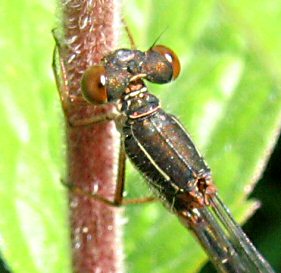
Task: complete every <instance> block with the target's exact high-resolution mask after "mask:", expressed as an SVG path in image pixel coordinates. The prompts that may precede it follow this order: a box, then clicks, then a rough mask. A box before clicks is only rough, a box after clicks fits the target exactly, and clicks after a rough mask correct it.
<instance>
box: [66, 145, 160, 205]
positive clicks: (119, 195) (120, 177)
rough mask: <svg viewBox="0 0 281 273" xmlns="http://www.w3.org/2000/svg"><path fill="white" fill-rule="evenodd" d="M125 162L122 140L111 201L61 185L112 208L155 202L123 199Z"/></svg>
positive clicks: (147, 199)
mask: <svg viewBox="0 0 281 273" xmlns="http://www.w3.org/2000/svg"><path fill="white" fill-rule="evenodd" d="M125 162H126V154H125V150H124V143H123V140H121V142H120V146H119V158H118V174H117V182H116V189H115V193H114V198H113V200H109V199H107V198H105V197H103V196H101V195H99V194H96V193H93V192H87V191H85V190H83V189H82V188H80V187H78V186H75V185H73V184H70V183H65V182H64V181H62V183H63V185H64V186H66V187H67V188H69V190H71V191H72V192H75V193H78V194H81V195H85V196H88V197H89V198H93V199H95V200H97V201H100V202H102V203H104V204H107V205H109V206H113V207H120V206H123V205H131V204H144V203H151V202H154V201H157V200H158V199H157V198H155V197H152V196H148V197H142V198H131V199H123V193H124V184H125Z"/></svg>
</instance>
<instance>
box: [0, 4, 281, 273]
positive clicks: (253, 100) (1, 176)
mask: <svg viewBox="0 0 281 273" xmlns="http://www.w3.org/2000/svg"><path fill="white" fill-rule="evenodd" d="M123 6H124V16H125V18H126V19H127V21H128V24H129V26H130V28H131V30H132V33H133V35H134V38H135V40H136V44H137V45H138V47H139V48H140V49H143V50H145V49H147V48H149V46H150V45H152V44H153V42H154V41H155V39H156V38H157V37H158V36H159V34H160V33H162V32H163V31H164V33H163V34H162V35H161V37H160V40H159V43H161V44H165V45H167V46H169V47H170V48H172V49H173V50H174V51H175V52H176V53H177V54H178V55H179V58H180V60H181V62H182V73H181V76H180V77H179V79H178V80H177V81H175V82H173V83H171V84H169V85H166V86H155V85H150V90H151V91H152V92H154V93H155V94H157V95H159V97H160V99H161V101H162V105H163V108H164V109H166V110H167V111H168V112H170V113H173V114H175V115H177V116H178V117H179V118H180V120H181V121H182V123H183V124H184V125H185V126H186V128H187V129H188V131H189V132H190V134H191V135H192V138H193V139H194V141H195V143H196V144H197V145H198V147H199V150H200V151H202V153H203V154H204V155H205V156H206V159H207V162H208V163H209V165H210V166H211V168H212V170H213V175H214V177H215V180H216V184H217V185H218V188H219V192H220V194H221V196H222V198H223V199H224V200H225V202H226V204H227V205H228V206H229V207H231V209H232V210H233V212H234V213H235V217H236V218H237V219H239V220H243V219H245V217H246V216H247V215H249V214H251V213H252V208H253V206H254V205H255V202H254V201H253V200H251V201H246V197H247V193H249V192H250V191H251V188H252V187H253V185H254V183H255V182H256V180H257V178H258V177H259V176H260V175H261V173H262V170H263V166H264V164H265V163H266V161H267V158H268V156H269V154H270V151H271V148H272V146H273V145H274V142H275V140H276V135H277V133H278V130H279V127H280V120H281V93H280V86H281V85H280V79H281V67H280V65H279V60H280V52H281V35H280V34H279V20H280V16H281V3H280V2H278V1H272V0H271V1H253V0H245V1H234V0H221V1H215V0H197V1H195V0H194V1H192V0H178V1H176V2H175V1H171V0H163V1H161V2H160V1H155V0H153V1H151V0H136V1H129V0H124V3H123ZM54 10H55V8H54V3H53V2H52V1H42V0H37V1H27V0H12V1H6V2H4V3H3V4H2V6H1V10H0V24H1V29H0V49H1V50H0V59H1V73H0V89H1V94H2V96H1V100H0V105H1V107H0V118H1V121H2V122H1V125H0V126H1V127H0V128H1V134H0V145H1V148H0V150H1V153H0V213H1V218H0V248H1V250H0V251H1V253H2V255H3V257H4V258H5V260H6V262H7V264H8V265H9V267H10V268H11V269H12V271H13V272H15V273H20V272H31V273H36V272H40V273H42V272H43V273H44V272H46V273H47V272H48V273H49V272H52V273H54V272H60V273H64V272H65V273H68V272H70V262H69V248H68V245H69V242H68V227H67V207H66V199H65V194H64V192H65V191H64V190H63V188H62V187H61V185H60V183H59V179H60V177H61V176H62V175H63V170H64V166H63V158H64V154H63V153H64V152H63V151H64V144H63V141H62V139H63V138H62V135H63V123H62V114H61V110H60V105H59V100H58V96H57V93H56V88H55V85H54V82H53V78H52V72H51V56H52V48H53V44H54V43H53V40H52V36H51V32H50V30H51V29H52V28H53V26H54V25H55V23H54V22H55V16H54ZM123 45H126V46H128V43H127V44H125V43H123V44H122V46H123ZM127 173H128V181H129V190H128V192H129V196H132V195H134V193H136V192H145V191H146V185H145V184H144V183H142V182H140V181H141V180H143V179H142V178H141V177H140V176H139V175H138V174H137V173H136V172H135V171H134V170H133V168H132V167H131V166H129V167H128V172H127ZM127 217H128V219H129V221H128V224H127V225H126V227H125V232H124V237H125V241H126V256H127V259H126V261H127V265H126V266H127V272H133V273H136V272H142V273H146V272H147V273H148V272H149V273H151V272H157V273H164V272H167V273H168V272H187V273H191V272H198V271H199V270H200V268H201V267H202V265H203V264H204V262H205V261H206V256H205V254H204V253H203V252H202V250H201V249H200V247H199V246H198V245H197V243H196V241H195V240H194V239H193V238H192V237H191V235H190V234H189V233H188V232H187V231H186V230H185V229H184V228H183V227H181V226H180V224H179V223H178V222H177V220H176V219H175V217H173V216H172V215H170V214H169V213H168V212H167V211H166V210H165V209H164V208H162V206H161V205H160V204H151V205H144V206H135V207H129V208H128V209H127ZM276 232H277V231H276ZM269 254H270V253H269ZM268 259H269V260H270V256H269V257H268Z"/></svg>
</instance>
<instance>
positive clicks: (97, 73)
mask: <svg viewBox="0 0 281 273" xmlns="http://www.w3.org/2000/svg"><path fill="white" fill-rule="evenodd" d="M105 82H106V77H105V68H104V66H92V67H90V68H88V69H87V70H86V71H85V73H84V75H83V77H82V80H81V89H82V94H83V97H84V98H85V99H86V100H87V101H88V102H90V103H93V104H103V103H106V102H107V92H106V88H105Z"/></svg>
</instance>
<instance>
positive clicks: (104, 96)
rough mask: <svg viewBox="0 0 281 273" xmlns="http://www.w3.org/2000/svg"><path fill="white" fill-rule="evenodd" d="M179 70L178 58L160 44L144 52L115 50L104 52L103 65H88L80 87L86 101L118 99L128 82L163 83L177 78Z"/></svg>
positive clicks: (104, 101)
mask: <svg viewBox="0 0 281 273" xmlns="http://www.w3.org/2000/svg"><path fill="white" fill-rule="evenodd" d="M179 73H180V62H179V59H178V57H177V56H176V54H175V53H174V52H173V51H172V50H171V49H169V48H167V47H165V46H163V45H155V46H153V47H152V48H150V49H149V50H148V51H146V52H142V51H140V50H131V49H118V50H116V51H114V52H112V53H110V54H108V55H106V56H105V57H104V58H103V60H102V65H98V66H93V67H90V68H89V69H88V70H87V71H86V72H85V73H84V75H83V77H82V82H81V88H82V93H83V96H84V97H85V99H86V100H88V101H89V102H91V103H94V104H102V103H106V102H113V101H117V100H118V99H120V98H121V97H122V95H124V94H125V93H126V92H128V87H129V85H134V83H135V82H137V83H139V80H143V79H146V80H148V81H150V82H153V83H158V84H163V83H167V82H170V81H172V80H174V79H176V78H177V77H178V75H179ZM141 82H142V81H141ZM143 85H144V83H143ZM129 90H130V89H129Z"/></svg>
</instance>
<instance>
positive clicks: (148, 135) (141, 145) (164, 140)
mask: <svg viewBox="0 0 281 273" xmlns="http://www.w3.org/2000/svg"><path fill="white" fill-rule="evenodd" d="M150 96H151V95H150ZM123 135H124V142H125V150H126V154H127V155H128V157H129V158H130V159H131V161H132V162H133V163H134V164H135V165H136V167H137V168H138V169H139V170H140V171H141V173H142V174H143V175H144V176H145V178H146V179H147V180H148V181H149V182H150V183H149V184H150V185H152V187H153V188H154V189H155V192H156V193H157V195H158V196H159V197H161V198H162V199H164V200H165V201H166V204H167V205H168V206H169V207H170V209H173V210H176V211H181V210H185V209H191V208H192V207H198V206H200V204H202V205H203V203H202V202H204V197H203V195H202V193H200V192H199V189H198V188H197V187H198V180H200V179H210V170H209V168H208V167H207V165H206V163H205V162H204V159H203V158H202V157H201V156H200V155H199V153H198V152H197V150H196V148H195V146H194V144H193V143H192V141H191V139H190V138H189V136H188V135H187V133H186V132H185V131H184V130H183V127H182V126H181V125H180V123H179V121H178V120H177V119H176V118H175V117H173V116H171V115H168V114H167V113H165V112H164V111H163V110H162V109H161V108H158V107H157V109H155V111H154V112H152V113H150V114H148V115H147V116H142V117H140V118H133V119H130V118H129V119H128V120H127V122H126V124H125V126H124V127H123ZM190 193H192V195H190ZM198 201H200V202H201V203H200V202H199V203H198Z"/></svg>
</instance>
